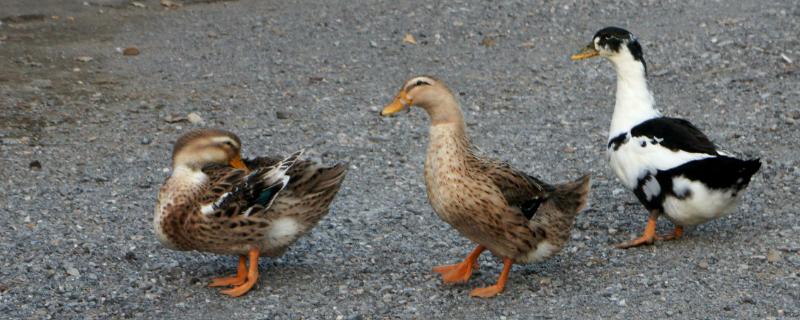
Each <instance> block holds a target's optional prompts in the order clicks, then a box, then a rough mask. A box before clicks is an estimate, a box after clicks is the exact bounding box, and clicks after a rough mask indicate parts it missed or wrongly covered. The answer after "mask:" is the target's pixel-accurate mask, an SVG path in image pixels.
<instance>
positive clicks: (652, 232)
mask: <svg viewBox="0 0 800 320" xmlns="http://www.w3.org/2000/svg"><path fill="white" fill-rule="evenodd" d="M656 220H658V211H656V210H653V211H652V212H651V213H650V216H649V217H647V226H645V227H644V233H643V234H642V236H641V237H638V238H636V239H633V240H630V241H625V242H623V243H620V244H618V245H617V248H619V249H628V248H633V247H638V246H641V245H645V244H648V245H649V244H653V242H655V240H656Z"/></svg>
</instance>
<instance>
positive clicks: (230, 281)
mask: <svg viewBox="0 0 800 320" xmlns="http://www.w3.org/2000/svg"><path fill="white" fill-rule="evenodd" d="M246 261H247V257H245V256H239V267H238V268H237V270H236V275H235V276H233V277H221V278H214V279H211V283H209V284H208V286H209V287H225V286H238V285H241V284H242V283H244V282H245V281H246V280H247V264H246Z"/></svg>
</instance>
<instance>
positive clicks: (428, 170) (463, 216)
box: [381, 75, 591, 298]
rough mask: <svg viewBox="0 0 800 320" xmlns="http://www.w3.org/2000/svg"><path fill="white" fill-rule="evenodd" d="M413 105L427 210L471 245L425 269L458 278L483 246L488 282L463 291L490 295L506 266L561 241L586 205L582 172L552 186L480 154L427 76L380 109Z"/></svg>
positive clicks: (453, 105)
mask: <svg viewBox="0 0 800 320" xmlns="http://www.w3.org/2000/svg"><path fill="white" fill-rule="evenodd" d="M411 106H416V107H420V108H422V109H423V110H425V112H426V113H427V114H428V117H429V118H430V133H429V142H428V149H427V155H426V158H425V166H424V167H425V169H424V177H425V186H426V190H427V198H428V202H429V203H430V205H431V207H432V208H433V211H434V212H435V213H436V214H437V215H438V216H439V218H441V219H442V220H444V221H445V222H447V223H448V224H450V225H451V226H452V227H453V228H455V229H456V230H457V231H458V232H459V233H460V234H461V235H463V236H464V237H466V238H467V239H469V240H471V241H472V242H474V243H477V247H476V248H475V249H474V250H473V251H472V252H471V253H470V254H469V255H468V256H467V257H466V258H465V259H464V260H463V261H462V262H460V263H456V264H452V265H442V266H437V267H434V268H433V272H436V273H438V274H440V275H441V277H442V280H443V282H444V283H446V284H452V283H464V282H467V281H468V280H469V279H470V277H471V276H472V273H473V270H474V269H477V268H478V257H479V256H480V255H481V253H483V252H484V251H486V250H488V251H490V252H491V253H493V254H494V255H495V256H498V257H500V258H502V260H503V270H502V272H501V273H500V276H499V278H498V280H497V282H496V283H495V284H494V285H491V286H487V287H483V288H476V289H474V290H472V291H471V292H470V293H469V295H470V296H472V297H481V298H490V297H494V296H496V295H498V294H500V293H502V292H503V291H504V289H505V286H506V283H507V281H508V277H509V273H510V271H511V266H512V265H513V264H525V263H533V262H538V261H543V260H545V259H547V258H549V257H551V256H553V255H555V254H556V253H557V252H559V250H560V249H561V248H562V247H563V246H564V244H565V243H566V242H567V240H569V235H570V231H571V229H572V225H573V224H574V221H575V219H576V217H577V215H578V213H579V212H580V211H581V209H582V208H583V207H584V206H585V205H586V202H587V198H588V194H589V190H590V188H591V185H590V177H589V175H584V176H582V177H581V178H579V179H577V180H575V181H572V182H568V183H564V184H559V185H551V184H547V183H545V182H544V181H542V180H541V179H539V178H536V177H534V176H531V175H529V174H526V173H525V172H522V171H519V170H517V169H514V168H512V167H511V166H510V165H509V164H507V163H505V162H502V161H499V160H495V159H492V158H488V157H485V156H483V155H481V154H480V153H479V152H477V151H476V148H475V147H473V145H472V144H471V142H470V140H469V138H468V136H467V128H466V126H465V123H464V115H463V113H462V111H461V107H460V106H459V104H458V103H457V102H456V99H455V97H454V96H453V94H452V92H451V91H450V89H449V88H448V87H447V85H446V84H445V83H444V82H443V81H442V80H439V79H438V78H435V77H433V76H425V75H423V76H416V77H412V78H410V79H408V80H407V81H406V82H404V84H403V86H402V88H401V89H400V91H399V92H398V93H397V95H396V97H395V98H394V100H393V101H392V102H391V103H390V104H388V105H386V107H384V108H383V110H382V111H381V115H382V116H389V115H393V114H396V113H398V112H400V111H401V110H404V109H409V108H410V107H411Z"/></svg>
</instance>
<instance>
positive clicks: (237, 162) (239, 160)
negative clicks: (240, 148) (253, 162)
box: [229, 154, 247, 170]
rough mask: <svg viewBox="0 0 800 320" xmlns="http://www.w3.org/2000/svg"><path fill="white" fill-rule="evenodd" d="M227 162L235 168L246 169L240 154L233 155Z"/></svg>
mask: <svg viewBox="0 0 800 320" xmlns="http://www.w3.org/2000/svg"><path fill="white" fill-rule="evenodd" d="M229 164H230V165H231V167H234V168H236V169H241V170H247V165H246V164H244V161H242V156H241V155H238V154H237V155H236V156H235V157H233V159H231V161H230V162H229Z"/></svg>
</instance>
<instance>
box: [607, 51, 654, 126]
mask: <svg viewBox="0 0 800 320" xmlns="http://www.w3.org/2000/svg"><path fill="white" fill-rule="evenodd" d="M609 60H611V62H612V63H613V64H614V68H615V69H616V70H617V102H616V104H615V105H614V115H613V116H612V117H611V128H610V129H609V132H608V138H609V139H612V138H614V137H616V136H618V135H619V134H621V133H624V132H627V131H628V130H630V129H631V128H633V127H634V126H636V125H637V124H639V123H642V122H643V121H645V120H648V119H652V118H655V117H659V116H661V114H660V113H659V112H658V110H656V109H655V108H654V107H653V105H654V104H655V101H654V100H653V95H652V94H651V93H650V90H648V89H647V79H646V78H645V70H644V65H643V64H642V63H641V62H640V61H637V60H634V59H633V56H632V55H631V54H630V52H628V50H627V49H623V50H622V51H621V52H620V53H619V54H618V55H615V56H612V57H610V58H609Z"/></svg>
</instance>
